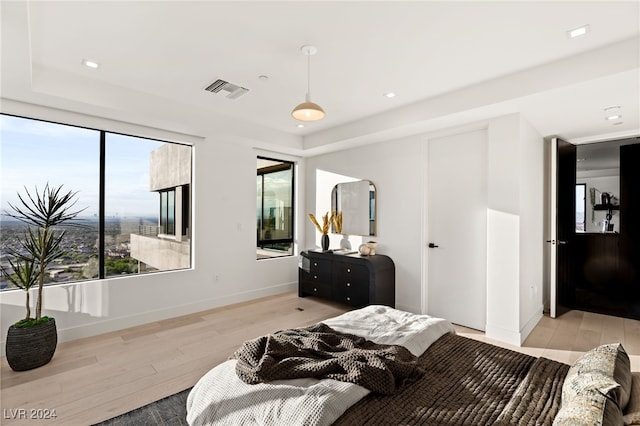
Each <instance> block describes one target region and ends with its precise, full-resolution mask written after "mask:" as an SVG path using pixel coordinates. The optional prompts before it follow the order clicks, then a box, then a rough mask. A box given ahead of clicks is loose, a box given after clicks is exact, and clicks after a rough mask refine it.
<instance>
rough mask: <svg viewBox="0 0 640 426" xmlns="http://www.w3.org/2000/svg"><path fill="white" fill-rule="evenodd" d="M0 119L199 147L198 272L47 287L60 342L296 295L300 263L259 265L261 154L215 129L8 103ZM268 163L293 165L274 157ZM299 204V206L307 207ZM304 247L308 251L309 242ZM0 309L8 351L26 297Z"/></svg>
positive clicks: (14, 297)
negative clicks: (174, 128)
mask: <svg viewBox="0 0 640 426" xmlns="http://www.w3.org/2000/svg"><path fill="white" fill-rule="evenodd" d="M3 112H5V113H14V114H17V115H23V116H28V117H32V118H40V119H46V120H52V121H57V122H62V123H68V124H76V125H84V126H87V127H93V128H103V129H105V130H111V131H119V132H123V133H129V134H135V135H139V136H149V137H156V138H162V139H167V140H179V141H183V142H190V143H193V145H194V180H193V199H194V202H195V206H196V208H195V211H194V212H193V214H194V217H193V234H192V235H193V254H194V259H193V266H194V268H193V269H191V270H183V271H175V272H163V273H155V274H149V275H141V276H130V277H123V278H115V279H106V280H101V281H87V282H82V283H77V284H62V285H56V286H50V287H45V295H44V310H43V315H49V316H53V317H55V318H56V323H57V326H58V338H59V340H60V341H65V340H71V339H75V338H80V337H85V336H90V335H94V334H98V333H101V332H107V331H112V330H116V329H120V328H124V327H130V326H133V325H137V324H141V323H145V322H150V321H157V320H160V319H164V318H169V317H173V316H177V315H181V314H187V313H191V312H198V311H202V310H206V309H209V308H213V307H216V306H222V305H226V304H229V303H234V302H239V301H244V300H250V299H254V298H257V297H262V296H266V295H270V294H276V293H280V292H284V291H292V290H294V289H295V288H297V262H298V260H297V256H292V257H289V258H279V259H269V260H261V261H256V249H255V247H256V244H255V238H256V237H255V194H256V186H255V185H256V184H255V171H256V156H257V154H258V152H257V151H256V150H254V149H253V148H252V147H251V144H250V143H246V142H245V141H239V140H237V138H234V137H232V136H229V135H223V134H219V133H218V130H216V129H213V128H211V129H205V130H204V131H202V134H201V135H199V136H202V137H193V136H185V135H181V134H176V133H171V132H170V131H167V130H158V129H152V128H145V127H143V126H137V125H131V124H126V123H122V122H116V121H109V120H106V119H100V118H96V117H90V116H84V115H81V114H74V113H70V112H65V111H61V110H52V109H49V108H45V107H37V106H33V105H27V104H21V103H16V102H10V101H3ZM260 153H261V154H264V153H265V152H264V151H260ZM270 156H271V157H275V158H284V159H288V160H292V159H295V158H293V157H288V156H282V155H279V154H277V153H272V154H271V155H270ZM298 164H299V169H298V174H297V175H298V179H299V181H298V185H299V187H304V162H303V161H299V163H298ZM300 197H301V195H300V194H298V198H297V200H296V201H297V202H298V203H299V204H300V205H304V198H302V199H300ZM300 210H302V209H298V211H299V212H300ZM301 214H302V213H300V215H301ZM300 215H299V216H298V217H297V218H296V222H297V223H298V224H299V223H301V220H302V218H301V217H300ZM303 237H304V236H303ZM299 243H303V244H304V239H302V240H301V241H299ZM32 299H34V298H33V297H32ZM0 305H1V308H2V309H1V314H0V318H1V323H2V325H1V329H2V345H4V344H5V340H6V339H5V337H6V332H7V329H8V327H9V325H10V324H12V323H14V322H16V321H17V320H19V319H21V318H22V317H23V316H24V293H23V292H22V291H21V290H15V291H5V292H2V293H0ZM2 354H3V355H4V346H3V349H2Z"/></svg>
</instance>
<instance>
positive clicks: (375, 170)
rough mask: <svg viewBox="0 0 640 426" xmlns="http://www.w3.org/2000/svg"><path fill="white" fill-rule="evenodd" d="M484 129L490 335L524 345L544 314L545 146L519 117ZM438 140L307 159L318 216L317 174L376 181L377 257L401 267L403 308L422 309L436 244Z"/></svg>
mask: <svg viewBox="0 0 640 426" xmlns="http://www.w3.org/2000/svg"><path fill="white" fill-rule="evenodd" d="M472 127H473V126H472ZM477 127H478V125H476V126H475V128H477ZM484 127H486V128H487V129H488V170H489V172H488V176H487V178H488V179H487V183H488V191H489V192H488V215H487V216H488V218H487V221H488V222H487V225H488V230H487V232H488V238H487V256H488V260H487V270H488V272H487V335H488V336H490V337H494V338H497V339H500V340H503V341H507V342H509V343H514V344H520V343H521V342H522V341H524V339H525V338H526V336H527V334H528V333H529V331H530V330H531V329H532V328H533V326H535V324H536V323H537V321H538V319H539V318H540V317H541V316H542V286H543V248H544V245H543V241H544V236H543V217H544V214H545V210H544V205H543V202H544V197H543V189H544V174H543V170H544V169H543V160H544V157H543V149H544V143H543V139H542V137H541V136H540V135H539V134H538V133H537V132H536V131H535V129H533V128H532V127H531V126H530V125H529V124H528V123H527V122H526V121H524V120H523V119H522V118H521V117H520V115H519V114H512V115H508V116H504V117H499V118H496V119H493V120H490V121H489V122H488V123H487V124H485V125H484ZM464 131H466V129H461V130H460V132H464ZM450 133H455V129H450ZM431 136H433V135H418V136H414V137H410V138H405V139H400V140H393V141H388V142H382V143H378V144H374V145H370V146H366V147H362V148H355V149H351V150H347V151H341V152H337V153H332V154H325V155H321V156H316V157H311V158H308V159H307V160H306V167H307V186H306V192H307V210H308V211H311V212H313V211H315V204H316V202H315V199H316V196H317V194H315V182H314V175H315V170H316V169H321V170H326V171H331V172H333V173H340V174H345V175H349V176H355V177H359V178H361V179H368V180H371V181H372V182H374V183H375V185H376V187H377V190H378V191H377V197H378V198H377V200H378V216H377V218H378V231H379V232H378V236H377V237H376V238H374V239H375V240H376V241H378V242H379V246H378V247H379V250H377V252H379V253H381V254H386V255H388V256H390V257H391V258H392V259H393V260H394V262H395V265H396V306H397V307H398V308H400V309H405V310H408V311H412V312H421V310H422V306H421V302H422V297H423V296H422V290H421V286H422V280H423V270H424V268H426V265H424V261H423V259H424V255H423V253H424V244H425V241H426V239H425V237H427V239H428V236H427V235H425V234H426V232H425V230H424V223H425V222H424V219H425V211H424V205H425V204H424V203H425V200H424V196H425V191H424V184H425V183H426V161H425V158H424V154H423V147H424V141H425V140H426V139H427V138H428V137H431ZM326 197H327V198H328V197H329V193H327V194H326ZM306 229H307V241H313V238H314V234H313V233H314V229H313V227H312V226H311V225H310V224H309V225H307V228H306ZM426 284H427V285H428V283H426Z"/></svg>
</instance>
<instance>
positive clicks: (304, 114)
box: [291, 45, 325, 121]
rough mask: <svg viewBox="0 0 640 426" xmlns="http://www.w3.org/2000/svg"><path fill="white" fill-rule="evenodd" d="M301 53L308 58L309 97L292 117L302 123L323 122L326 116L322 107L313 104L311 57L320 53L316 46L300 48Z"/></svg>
mask: <svg viewBox="0 0 640 426" xmlns="http://www.w3.org/2000/svg"><path fill="white" fill-rule="evenodd" d="M300 51H301V52H302V54H303V55H306V56H307V96H306V97H305V101H304V102H303V103H301V104H300V105H298V106H297V107H295V108H294V109H293V111H291V115H292V116H293V118H295V119H296V120H300V121H316V120H321V119H322V118H324V116H325V113H324V110H323V109H322V107H321V106H320V105H318V104H316V103H313V102H311V55H315V54H316V53H318V49H317V48H316V47H315V46H308V45H305V46H302V47H301V48H300Z"/></svg>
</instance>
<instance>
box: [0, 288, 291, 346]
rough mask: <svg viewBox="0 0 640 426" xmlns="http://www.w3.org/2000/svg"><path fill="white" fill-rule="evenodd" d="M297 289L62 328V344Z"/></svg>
mask: <svg viewBox="0 0 640 426" xmlns="http://www.w3.org/2000/svg"><path fill="white" fill-rule="evenodd" d="M297 288H298V283H297V282H292V283H286V284H278V285H275V286H271V287H266V288H261V289H257V290H251V291H246V292H241V293H234V294H230V295H226V296H223V297H218V298H214V299H207V300H201V301H198V302H195V303H189V304H186V305H180V306H171V307H168V308H166V309H160V310H155V311H150V312H144V313H141V314H138V315H130V316H127V317H120V318H113V319H108V320H104V321H99V322H95V323H92V324H86V325H82V326H78V327H72V328H66V329H58V343H63V342H70V341H72V340H77V339H82V338H85V337H91V336H97V335H99V334H104V333H110V332H112V331H118V330H123V329H126V328H129V327H135V326H138V325H143V324H148V323H151V322H155V321H162V320H165V319H169V318H175V317H179V316H182V315H189V314H194V313H197V312H202V311H206V310H209V309H214V308H219V307H221V306H227V305H232V304H234V303H240V302H246V301H249V300H253V299H259V298H261V297H267V296H273V295H276V294H281V293H286V292H290V291H294V290H297ZM1 343H2V354H1V356H5V346H6V341H2V342H1Z"/></svg>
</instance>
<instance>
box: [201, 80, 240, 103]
mask: <svg viewBox="0 0 640 426" xmlns="http://www.w3.org/2000/svg"><path fill="white" fill-rule="evenodd" d="M204 90H206V91H207V92H211V93H218V92H220V91H221V90H223V91H225V92H228V94H227V98H229V99H238V98H239V97H240V96H242V95H244V94H245V93H247V92H248V91H249V89H246V88H244V87H240V86H237V85H235V84H233V83H229V82H228V81H224V80H220V79H217V80H216V81H214V82H213V83H211V84H210V85H208V86H207V87H206V88H205V89H204Z"/></svg>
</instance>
